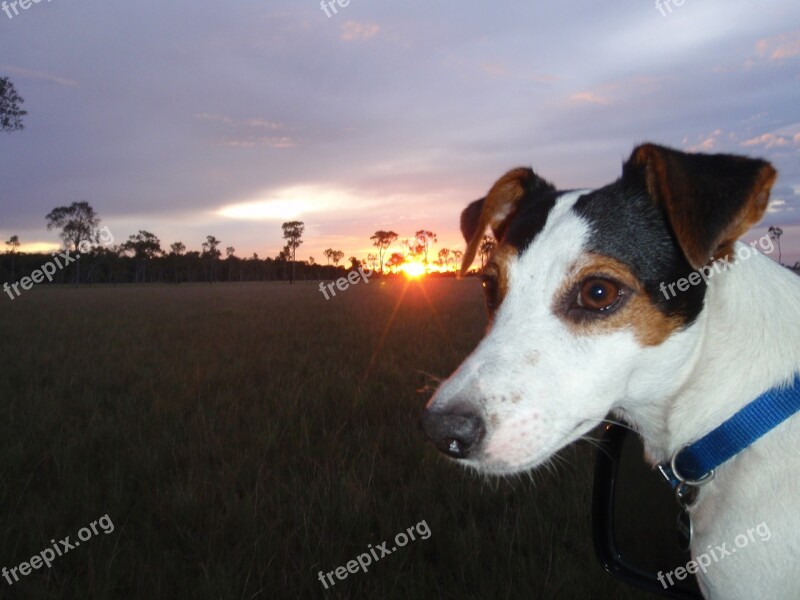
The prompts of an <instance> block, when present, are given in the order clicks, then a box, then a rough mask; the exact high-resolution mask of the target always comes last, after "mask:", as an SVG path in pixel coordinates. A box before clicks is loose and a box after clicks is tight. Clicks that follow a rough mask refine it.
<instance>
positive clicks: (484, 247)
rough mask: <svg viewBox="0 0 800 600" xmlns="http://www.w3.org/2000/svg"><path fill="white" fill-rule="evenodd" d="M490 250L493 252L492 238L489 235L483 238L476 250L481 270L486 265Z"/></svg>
mask: <svg viewBox="0 0 800 600" xmlns="http://www.w3.org/2000/svg"><path fill="white" fill-rule="evenodd" d="M492 250H494V238H493V237H492V236H490V235H485V236H483V240H481V245H480V248H479V249H478V252H480V255H481V268H483V267H484V266H485V265H486V261H487V260H488V259H489V255H490V254H491V253H492Z"/></svg>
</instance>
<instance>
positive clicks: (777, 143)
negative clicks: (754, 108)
mask: <svg viewBox="0 0 800 600" xmlns="http://www.w3.org/2000/svg"><path fill="white" fill-rule="evenodd" d="M797 143H800V133H798V134H797V135H795V136H794V137H792V136H788V135H779V134H775V133H764V134H762V135H759V136H756V137H753V138H750V139H749V140H745V141H743V142H742V143H741V144H739V145H740V146H744V147H748V146H750V147H756V146H758V147H762V148H779V147H782V146H791V145H793V144H797Z"/></svg>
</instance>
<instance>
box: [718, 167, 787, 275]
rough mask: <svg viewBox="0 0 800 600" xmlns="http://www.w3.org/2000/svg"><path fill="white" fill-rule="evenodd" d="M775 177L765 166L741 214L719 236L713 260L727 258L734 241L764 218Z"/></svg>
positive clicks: (771, 169)
mask: <svg viewBox="0 0 800 600" xmlns="http://www.w3.org/2000/svg"><path fill="white" fill-rule="evenodd" d="M777 177H778V172H777V171H776V170H775V169H773V168H772V167H771V166H765V167H764V168H762V169H761V171H760V172H759V174H758V179H757V180H756V183H755V185H754V186H753V189H752V190H751V192H750V198H749V199H748V201H747V203H746V204H745V205H744V207H742V210H741V212H740V213H739V215H738V216H737V218H736V219H734V221H733V223H732V224H731V226H730V227H729V228H728V230H727V231H725V233H724V234H723V235H722V236H720V237H721V241H720V245H719V248H718V249H717V251H716V252H715V253H714V256H713V258H714V259H715V260H716V259H719V258H723V257H727V256H728V255H729V254H730V253H731V252H732V251H733V244H734V243H735V242H736V240H738V239H739V238H740V237H742V236H743V235H744V234H745V233H747V230H748V229H750V227H752V226H753V225H755V224H756V223H758V222H759V221H760V220H761V217H763V216H764V213H765V212H766V211H767V205H768V204H769V193H770V190H771V189H772V185H773V184H774V183H775V179H776V178H777Z"/></svg>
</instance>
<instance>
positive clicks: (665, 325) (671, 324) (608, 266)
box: [553, 253, 683, 346]
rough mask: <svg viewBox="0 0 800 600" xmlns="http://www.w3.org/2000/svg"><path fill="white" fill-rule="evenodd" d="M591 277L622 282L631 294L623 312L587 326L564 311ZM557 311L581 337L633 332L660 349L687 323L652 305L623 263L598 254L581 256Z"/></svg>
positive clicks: (559, 295)
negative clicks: (580, 285)
mask: <svg viewBox="0 0 800 600" xmlns="http://www.w3.org/2000/svg"><path fill="white" fill-rule="evenodd" d="M590 276H597V277H606V278H609V279H613V280H616V281H619V282H620V283H622V284H623V285H625V286H626V287H627V288H628V289H629V290H630V291H628V292H627V293H628V296H629V297H628V299H627V302H626V303H625V306H623V307H622V308H621V309H620V310H617V311H615V312H614V313H613V314H611V315H609V316H608V317H605V318H599V319H595V320H592V321H588V322H585V323H576V322H575V321H573V320H572V319H570V318H569V316H567V315H566V314H565V313H564V311H563V308H562V307H563V306H564V305H565V304H571V303H572V301H573V300H574V299H573V298H568V297H567V296H568V295H569V294H572V293H573V290H574V288H575V286H576V285H577V284H578V283H579V282H581V281H582V280H584V279H586V278H587V277H590ZM553 312H554V313H555V314H556V315H557V316H558V317H559V318H560V319H561V320H563V321H564V322H565V323H566V324H567V327H568V328H569V330H570V331H571V332H572V333H573V334H575V335H579V336H591V335H603V334H608V333H612V332H614V331H620V330H623V329H632V330H633V332H634V336H635V338H636V341H638V342H639V343H640V344H641V345H642V346H657V345H659V344H661V343H662V342H664V340H666V339H667V338H668V337H669V336H670V335H672V334H673V333H674V332H675V331H676V330H677V329H679V328H680V327H681V326H682V325H683V322H682V321H681V319H680V318H677V317H668V316H666V315H664V314H663V313H662V312H661V311H660V310H658V309H657V308H656V307H655V306H654V305H653V303H652V301H651V299H650V297H649V296H648V294H647V292H645V290H644V288H643V287H642V284H641V282H640V281H639V280H638V279H637V278H636V277H635V276H634V275H633V273H631V271H630V269H629V268H628V267H627V266H626V265H624V264H623V263H621V262H619V261H617V260H614V259H613V258H609V257H607V256H601V255H598V254H592V253H588V254H585V255H584V256H583V257H581V258H580V259H579V260H578V261H577V262H576V263H575V265H574V267H573V268H572V269H571V273H570V274H569V275H568V276H567V278H566V279H565V280H564V283H562V285H561V287H560V288H559V291H558V292H557V293H556V295H555V298H554V302H553Z"/></svg>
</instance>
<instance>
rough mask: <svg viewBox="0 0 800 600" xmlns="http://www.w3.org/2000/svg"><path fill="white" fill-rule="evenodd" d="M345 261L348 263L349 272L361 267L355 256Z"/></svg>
mask: <svg viewBox="0 0 800 600" xmlns="http://www.w3.org/2000/svg"><path fill="white" fill-rule="evenodd" d="M347 260H349V261H350V270H351V271H355V270H356V269H358V268H359V267H360V266H361V261H360V260H358V259H357V258H356V257H355V256H351V257H350V258H348V259H347Z"/></svg>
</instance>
